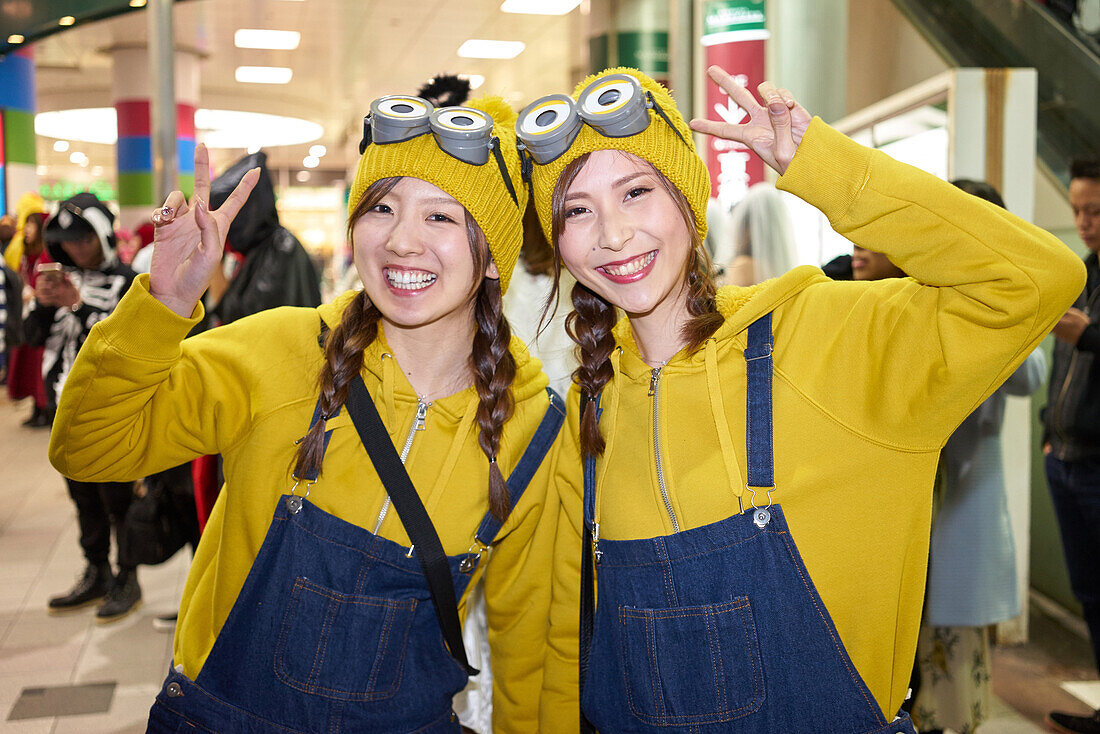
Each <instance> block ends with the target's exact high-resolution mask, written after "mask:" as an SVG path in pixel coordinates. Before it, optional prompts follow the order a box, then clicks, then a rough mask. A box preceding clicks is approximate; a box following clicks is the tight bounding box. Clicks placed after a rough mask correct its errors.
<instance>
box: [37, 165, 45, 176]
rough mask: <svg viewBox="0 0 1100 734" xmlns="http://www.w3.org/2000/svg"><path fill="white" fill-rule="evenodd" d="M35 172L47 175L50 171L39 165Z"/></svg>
mask: <svg viewBox="0 0 1100 734" xmlns="http://www.w3.org/2000/svg"><path fill="white" fill-rule="evenodd" d="M34 172H35V173H37V174H38V175H39V176H45V175H46V174H47V173H48V172H49V171H48V169H47V168H46V167H45V166H43V165H38V166H36V167H35V169H34Z"/></svg>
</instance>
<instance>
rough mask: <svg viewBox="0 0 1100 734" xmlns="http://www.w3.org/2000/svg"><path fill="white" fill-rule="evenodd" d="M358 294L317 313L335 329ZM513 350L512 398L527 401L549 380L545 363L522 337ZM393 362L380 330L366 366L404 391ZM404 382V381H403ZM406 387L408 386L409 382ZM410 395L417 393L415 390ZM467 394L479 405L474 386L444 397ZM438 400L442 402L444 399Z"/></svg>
mask: <svg viewBox="0 0 1100 734" xmlns="http://www.w3.org/2000/svg"><path fill="white" fill-rule="evenodd" d="M356 293H357V291H347V292H345V293H342V294H341V295H339V296H337V297H336V298H335V299H334V300H333V301H332V302H331V303H326V304H324V305H322V306H319V307H318V308H317V312H318V313H319V314H320V315H321V318H322V319H323V320H324V322H325V324H326V325H327V326H328V328H330V329H335V328H336V327H337V326H338V325H339V324H340V318H341V317H342V316H343V314H344V309H345V308H347V306H348V304H349V303H351V300H352V299H353V298H355V295H356ZM509 350H510V351H511V352H512V356H513V357H514V358H515V360H516V377H515V379H514V380H513V381H512V397H513V399H514V400H515V402H516V403H517V404H518V403H520V402H522V401H523V400H527V399H529V398H531V397H534V396H535V395H538V394H539V393H541V392H543V391H544V390H545V389H546V386H547V384H548V382H549V381H548V379H547V377H546V375H545V374H544V373H543V371H542V363H541V362H539V361H538V360H537V359H535V358H534V357H532V356H531V354H530V352H528V351H527V347H526V346H524V344H523V341H522V340H521V339H519V338H518V337H516V336H514V335H513V336H512V343H511V345H510V347H509ZM393 364H394V360H393V359H392V357H391V356H390V352H389V346H388V345H387V344H386V337H385V334H384V333H383V331H382V330H381V329H380V330H379V332H378V338H377V339H375V340H374V343H372V344H371V345H370V346H369V347H367V354H366V359H364V361H363V369H365V370H367V371H369V372H371V373H372V374H374V375H375V376H376V377H378V379H380V380H382V382H383V385H386V384H387V382H389V383H390V385H391V387H390V388H387V389H397V390H400V388H399V387H397V386H393V380H394V376H393V375H388V374H387V372H389V371H390V369H391V368H392V366H393ZM398 372H399V370H398ZM400 382H404V381H403V380H400ZM406 387H408V386H407V384H406ZM409 394H410V395H413V394H412V393H411V392H410V393H409ZM467 394H468V396H469V397H472V399H473V400H474V401H475V405H476V400H477V391H476V390H475V389H474V388H473V387H469V388H466V390H463V391H461V392H458V393H456V394H455V395H452V396H450V397H447V398H443V399H442V402H443V403H448V402H449V401H451V400H452V399H456V398H459V397H460V396H466V395H467ZM413 397H415V395H413ZM465 399H468V398H465ZM436 402H437V403H438V402H440V401H436Z"/></svg>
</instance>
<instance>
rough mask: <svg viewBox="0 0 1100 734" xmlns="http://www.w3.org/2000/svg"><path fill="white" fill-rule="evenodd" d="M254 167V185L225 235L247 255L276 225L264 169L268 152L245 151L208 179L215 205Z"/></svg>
mask: <svg viewBox="0 0 1100 734" xmlns="http://www.w3.org/2000/svg"><path fill="white" fill-rule="evenodd" d="M257 167H259V169H260V178H259V180H257V181H256V187H255V188H254V189H252V193H251V194H249V196H248V200H247V201H245V203H244V206H242V207H241V211H240V212H239V213H238V214H237V218H236V219H234V220H233V223H232V224H231V225H229V232H228V233H227V235H226V239H228V240H229V245H230V246H231V247H232V248H233V249H234V250H236V251H237V252H239V253H241V254H242V255H247V254H248V253H249V251H250V250H253V249H255V248H256V247H257V246H259V245H262V244H264V243H266V242H268V241H269V240H270V239H271V236H272V235H273V234H274V233H275V230H276V229H277V228H278V227H279V214H278V212H277V211H276V209H275V186H274V184H273V183H272V181H271V174H270V173H269V172H268V170H267V154H266V153H264V152H263V151H260V152H258V153H251V154H249V155H246V156H245V157H244V158H241V159H240V160H239V161H237V162H236V163H234V164H233V165H231V166H230V167H229V168H227V169H226V170H225V172H224V173H222V174H221V175H220V176H218V177H217V178H215V179H214V180H213V181H211V182H210V208H211V209H217V208H218V207H220V206H221V205H222V204H224V203H225V200H226V199H228V198H229V195H230V194H231V193H233V189H235V188H237V184H239V183H240V182H241V179H242V178H244V175H245V174H246V173H248V172H249V171H251V170H252V169H253V168H257Z"/></svg>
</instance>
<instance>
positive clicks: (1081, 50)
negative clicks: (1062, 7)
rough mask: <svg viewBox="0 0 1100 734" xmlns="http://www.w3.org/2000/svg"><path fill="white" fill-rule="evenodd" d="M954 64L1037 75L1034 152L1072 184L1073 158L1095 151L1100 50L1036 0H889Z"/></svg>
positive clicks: (1099, 128)
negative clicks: (1015, 69) (1099, 52)
mask: <svg viewBox="0 0 1100 734" xmlns="http://www.w3.org/2000/svg"><path fill="white" fill-rule="evenodd" d="M892 2H893V3H894V5H896V6H897V7H898V8H899V9H900V10H901V11H902V13H904V14H905V15H906V17H908V18H909V20H910V21H911V22H912V23H913V25H914V26H916V28H917V29H918V30H919V31H920V32H921V34H922V35H923V36H924V37H925V38H926V39H927V40H928V41H929V42H930V43H931V44H932V45H933V47H935V48H936V50H937V52H938V53H939V54H940V55H941V56H943V57H944V58H945V59H947V60H948V62H949V63H950V64H952V65H954V66H984V67H1020V66H1029V67H1034V68H1035V69H1036V70H1038V74H1039V83H1038V87H1039V111H1038V130H1039V139H1038V146H1037V147H1038V153H1039V157H1040V159H1041V160H1042V162H1043V164H1044V165H1045V166H1046V167H1047V168H1048V169H1049V170H1050V172H1051V173H1052V174H1053V175H1054V176H1055V177H1056V178H1057V179H1058V180H1060V181H1062V183H1063V184H1065V185H1067V186H1068V185H1069V162H1070V160H1072V159H1073V158H1080V157H1093V158H1096V157H1100V56H1098V55H1097V52H1096V47H1095V46H1094V45H1093V44H1092V43H1091V42H1090V39H1084V38H1081V37H1080V36H1079V35H1078V34H1077V33H1076V32H1075V31H1074V30H1073V29H1070V28H1067V27H1066V26H1064V25H1062V23H1060V22H1059V21H1058V20H1056V19H1055V18H1054V17H1053V16H1052V15H1051V14H1050V13H1048V12H1047V10H1046V9H1045V8H1044V7H1042V6H1041V5H1039V4H1038V3H1037V2H1035V0H892Z"/></svg>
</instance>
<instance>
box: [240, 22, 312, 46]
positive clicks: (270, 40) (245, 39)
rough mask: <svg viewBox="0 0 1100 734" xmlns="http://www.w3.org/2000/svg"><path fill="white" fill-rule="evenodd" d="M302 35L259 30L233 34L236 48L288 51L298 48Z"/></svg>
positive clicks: (292, 32) (241, 30)
mask: <svg viewBox="0 0 1100 734" xmlns="http://www.w3.org/2000/svg"><path fill="white" fill-rule="evenodd" d="M301 40H302V34H301V33H299V32H298V31H266V30H261V29H259V28H240V29H238V30H237V31H236V32H234V33H233V44H234V45H235V46H236V47H237V48H266V49H273V50H276V51H289V50H291V49H294V48H298V42H299V41H301Z"/></svg>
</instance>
